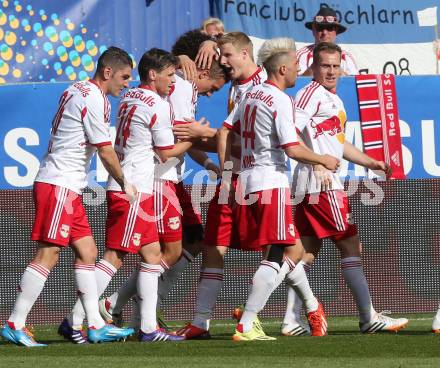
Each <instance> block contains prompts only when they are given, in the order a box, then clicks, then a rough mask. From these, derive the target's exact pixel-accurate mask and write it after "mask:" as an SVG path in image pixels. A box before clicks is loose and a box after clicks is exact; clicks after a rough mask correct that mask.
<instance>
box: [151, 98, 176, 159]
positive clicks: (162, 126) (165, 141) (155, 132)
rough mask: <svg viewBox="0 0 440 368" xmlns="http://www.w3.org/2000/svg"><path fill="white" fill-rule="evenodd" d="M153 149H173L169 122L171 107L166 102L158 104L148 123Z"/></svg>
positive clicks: (171, 130)
mask: <svg viewBox="0 0 440 368" xmlns="http://www.w3.org/2000/svg"><path fill="white" fill-rule="evenodd" d="M150 129H151V135H152V137H153V142H154V148H157V149H163V150H164V149H170V148H173V147H174V135H173V127H172V121H171V106H170V105H169V103H168V102H165V103H163V104H160V106H158V108H157V109H156V110H155V112H154V114H153V116H152V118H151V121H150Z"/></svg>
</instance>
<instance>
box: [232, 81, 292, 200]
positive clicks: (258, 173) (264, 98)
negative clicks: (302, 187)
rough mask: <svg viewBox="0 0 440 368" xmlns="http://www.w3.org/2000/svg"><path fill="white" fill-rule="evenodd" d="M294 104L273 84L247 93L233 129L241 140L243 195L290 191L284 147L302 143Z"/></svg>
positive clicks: (255, 88) (237, 113)
mask: <svg viewBox="0 0 440 368" xmlns="http://www.w3.org/2000/svg"><path fill="white" fill-rule="evenodd" d="M293 108H294V107H293V101H292V99H291V98H290V97H289V96H288V95H287V94H286V93H284V92H283V91H281V90H280V89H279V88H278V87H277V86H276V85H274V84H273V83H271V82H270V81H266V82H264V83H263V84H261V85H257V86H255V87H253V88H252V89H251V90H250V91H248V92H246V94H245V96H244V99H243V101H242V102H241V103H240V105H239V106H238V108H237V110H236V114H235V116H234V119H233V124H232V126H231V125H229V124H228V123H227V122H225V123H224V126H226V127H227V128H229V129H234V130H235V131H236V132H238V133H239V134H240V137H241V174H240V180H241V184H242V185H243V188H244V192H245V193H244V194H245V195H246V194H249V193H253V192H257V191H261V190H267V189H274V188H289V186H290V185H289V178H288V176H287V170H288V169H287V156H286V154H285V152H284V148H286V147H288V146H293V145H296V144H299V142H298V136H297V133H296V129H295V123H294V120H293Z"/></svg>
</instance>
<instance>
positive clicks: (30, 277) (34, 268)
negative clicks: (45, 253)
mask: <svg viewBox="0 0 440 368" xmlns="http://www.w3.org/2000/svg"><path fill="white" fill-rule="evenodd" d="M49 273H50V271H49V270H48V269H47V268H46V267H43V266H42V265H40V264H37V263H29V264H28V266H27V267H26V269H25V270H24V273H23V276H22V277H21V281H20V286H19V288H18V295H17V299H16V300H15V305H14V309H13V310H12V313H11V316H10V317H9V319H8V322H11V323H13V324H14V328H15V329H17V330H20V329H22V328H23V327H24V326H25V324H26V318H27V315H28V314H29V311H30V310H31V309H32V306H33V305H34V303H35V301H36V300H37V298H38V296H39V295H40V294H41V291H42V290H43V287H44V284H45V283H46V280H47V278H48V277H49Z"/></svg>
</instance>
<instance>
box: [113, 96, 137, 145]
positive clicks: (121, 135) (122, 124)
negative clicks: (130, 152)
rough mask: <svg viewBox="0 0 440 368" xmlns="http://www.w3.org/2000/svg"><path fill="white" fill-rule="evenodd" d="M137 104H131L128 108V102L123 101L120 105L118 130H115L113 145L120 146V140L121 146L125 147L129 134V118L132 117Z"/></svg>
mask: <svg viewBox="0 0 440 368" xmlns="http://www.w3.org/2000/svg"><path fill="white" fill-rule="evenodd" d="M136 108H137V105H133V106H132V107H131V109H128V104H127V103H124V104H122V105H121V107H120V108H119V111H118V122H119V124H118V131H117V132H116V140H115V145H116V146H120V145H121V140H122V147H125V145H126V143H127V139H128V137H129V136H130V124H131V119H133V115H134V112H135V111H136Z"/></svg>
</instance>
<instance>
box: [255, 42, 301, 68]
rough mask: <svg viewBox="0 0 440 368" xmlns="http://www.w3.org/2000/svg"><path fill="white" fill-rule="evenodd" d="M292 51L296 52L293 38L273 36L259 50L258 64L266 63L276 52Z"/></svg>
mask: <svg viewBox="0 0 440 368" xmlns="http://www.w3.org/2000/svg"><path fill="white" fill-rule="evenodd" d="M291 51H293V52H296V45H295V40H294V39H293V38H287V37H279V38H272V39H271V40H267V41H265V42H264V43H263V45H262V46H261V48H260V50H259V51H258V64H259V65H262V64H264V63H265V62H266V61H267V60H269V59H270V58H271V57H272V56H274V55H275V54H279V53H288V52H291Z"/></svg>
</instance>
